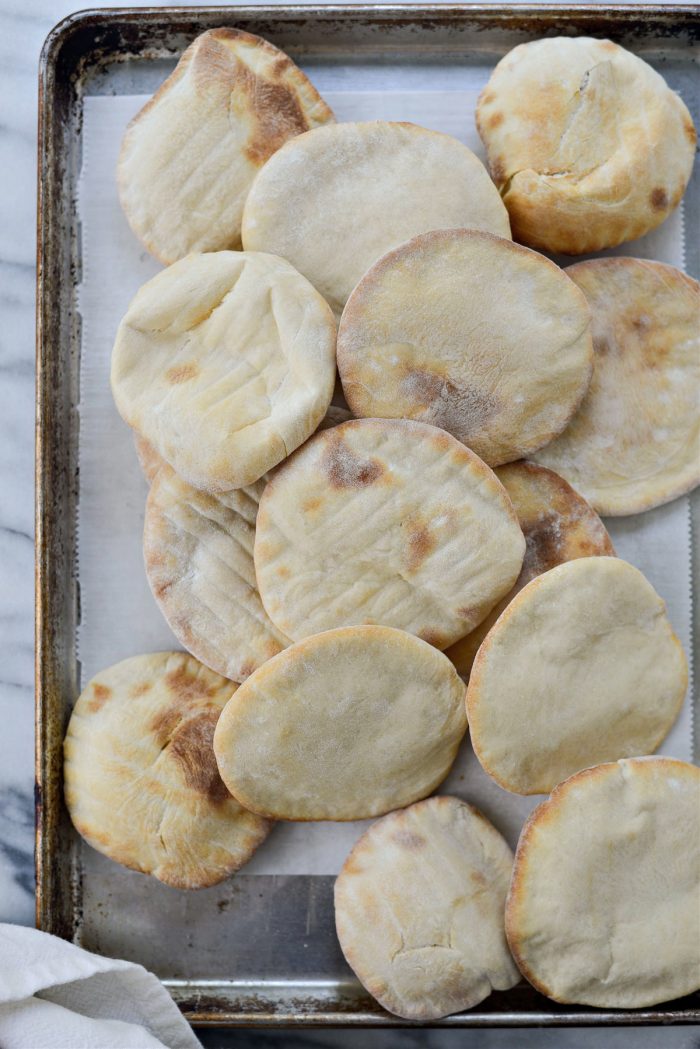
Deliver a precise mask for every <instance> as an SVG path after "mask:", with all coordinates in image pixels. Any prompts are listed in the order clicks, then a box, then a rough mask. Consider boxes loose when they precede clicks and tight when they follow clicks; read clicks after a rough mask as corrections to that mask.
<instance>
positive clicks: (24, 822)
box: [0, 0, 700, 1049]
mask: <svg viewBox="0 0 700 1049" xmlns="http://www.w3.org/2000/svg"><path fill="white" fill-rule="evenodd" d="M248 2H251V0H248ZM77 6H80V5H76V4H75V3H70V2H65V0H30V2H29V3H23V2H21V0H2V3H1V4H0V78H1V81H2V91H0V188H1V191H0V216H1V218H0V309H1V311H2V325H1V326H0V491H1V492H2V498H1V499H0V624H1V625H2V631H3V642H4V643H3V655H2V660H0V726H2V731H1V732H0V921H9V922H17V923H22V924H33V922H34V898H33V896H34V873H33V831H34V828H33V818H34V804H33V719H34V685H33V653H34V637H33V608H34V590H33V557H34V551H33V508H34V492H33V456H34V441H33V430H34V262H35V206H36V205H35V180H36V102H37V63H38V57H39V51H40V49H41V45H42V43H43V41H44V38H45V37H46V34H47V33H48V31H49V30H50V29H51V27H52V26H53V25H55V23H56V22H58V21H59V20H60V19H61V18H63V17H64V16H65V15H66V14H69V13H70V12H71V11H73V10H75V9H76V7H77ZM86 6H87V5H86ZM90 6H91V7H107V6H110V5H109V4H107V3H103V2H101V0H92V3H91V4H90ZM134 6H146V5H138V4H136V5H134ZM190 6H192V0H190ZM195 6H203V5H199V4H196V0H195ZM201 1036H202V1040H203V1042H204V1044H205V1045H207V1046H224V1045H234V1044H235V1045H236V1046H243V1045H245V1044H250V1045H252V1044H255V1045H256V1046H271V1047H272V1046H275V1045H277V1044H283V1045H285V1046H286V1047H288V1049H291V1047H297V1046H299V1047H301V1046H306V1045H311V1044H313V1045H319V1046H321V1045H323V1046H340V1045H342V1046H350V1045H354V1044H357V1042H358V1040H359V1039H361V1043H362V1045H363V1047H367V1049H380V1047H381V1049H393V1047H394V1046H397V1047H398V1046H399V1045H401V1046H405V1045H408V1044H411V1045H430V1046H444V1047H448V1046H450V1047H451V1046H457V1045H459V1046H467V1047H469V1046H477V1045H478V1046H479V1047H480V1049H492V1047H494V1049H495V1047H499V1049H500V1047H506V1046H507V1047H513V1049H514V1047H516V1046H517V1047H518V1049H521V1047H522V1049H525V1047H535V1046H537V1047H543V1049H544V1047H549V1046H552V1047H554V1046H556V1047H561V1049H579V1047H580V1049H583V1047H593V1046H596V1047H598V1046H603V1045H605V1046H606V1047H610V1049H617V1047H620V1049H623V1047H625V1049H627V1047H629V1049H631V1047H632V1046H634V1047H639V1049H652V1047H654V1049H655V1047H657V1046H668V1047H671V1046H672V1047H674V1049H691V1047H692V1049H700V1029H699V1028H673V1029H666V1030H659V1029H652V1030H649V1029H647V1030H642V1029H638V1028H634V1029H629V1028H628V1029H617V1030H608V1031H605V1032H604V1033H603V1032H601V1031H597V1032H596V1031H585V1030H576V1031H568V1032H562V1031H546V1032H545V1031H531V1032H518V1031H512V1032H506V1031H481V1032H479V1031H474V1032H468V1031H467V1032H460V1031H440V1032H438V1031H433V1032H427V1031H417V1030H416V1031H404V1032H384V1031H381V1032H380V1031H374V1032H370V1031H368V1032H363V1033H362V1035H359V1033H353V1032H349V1031H348V1032H339V1031H328V1032H324V1033H311V1032H305V1031H297V1032H277V1033H275V1032H265V1033H260V1034H255V1035H249V1036H246V1035H245V1034H243V1033H241V1032H231V1033H230V1034H229V1035H226V1034H220V1033H217V1032H202V1034H201Z"/></svg>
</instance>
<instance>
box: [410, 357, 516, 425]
mask: <svg viewBox="0 0 700 1049" xmlns="http://www.w3.org/2000/svg"><path fill="white" fill-rule="evenodd" d="M399 390H400V395H401V396H402V397H404V398H406V399H407V400H409V401H411V402H413V403H414V404H417V405H419V406H420V408H421V409H422V411H423V413H424V414H423V416H422V418H423V420H424V421H425V422H428V423H431V424H432V425H433V426H439V427H440V429H442V430H447V432H448V433H451V434H454V436H455V437H457V438H458V439H460V440H466V438H467V437H468V436H469V435H472V434H474V432H475V431H476V430H478V429H481V427H482V426H483V425H484V423H485V422H486V421H487V420H488V419H489V418H490V417H491V416H492V415H494V414H495V413H496V412H497V411H498V405H497V403H496V400H495V398H494V397H493V396H492V395H491V394H489V393H487V392H486V391H485V390H482V389H478V388H477V387H464V386H457V385H456V384H455V383H453V382H452V381H451V380H450V379H449V378H448V377H447V376H445V375H439V374H438V373H437V372H434V371H425V370H424V369H422V368H411V369H410V371H408V372H407V373H406V375H405V376H404V378H403V379H402V381H401V384H400V387H399Z"/></svg>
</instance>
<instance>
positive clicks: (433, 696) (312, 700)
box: [214, 626, 467, 820]
mask: <svg viewBox="0 0 700 1049" xmlns="http://www.w3.org/2000/svg"><path fill="white" fill-rule="evenodd" d="M466 728H467V717H466V712H465V708H464V685H463V684H462V682H461V680H460V679H459V677H458V675H457V672H456V671H455V669H454V667H453V666H452V664H451V663H450V661H449V659H447V657H446V656H444V655H443V654H442V653H441V652H438V651H437V649H435V648H433V647H432V646H431V645H428V644H426V643H425V642H424V641H420V640H419V639H418V638H417V637H412V635H411V634H406V633H404V632H403V631H402V630H392V629H390V628H389V627H379V626H365V627H343V628H341V629H340V630H328V631H326V632H325V633H323V634H316V635H315V636H314V637H309V638H307V639H306V640H305V641H300V642H299V643H298V644H296V645H292V646H291V648H288V649H286V650H285V651H284V652H281V653H280V655H278V656H275V657H274V659H271V660H269V662H267V663H265V665H264V666H262V667H260V669H259V670H256V672H255V673H254V674H252V675H251V676H250V677H249V678H248V680H247V681H246V682H244V684H242V685H241V686H240V688H239V689H238V691H237V692H236V693H235V695H234V696H232V697H231V701H230V702H229V703H228V704H227V705H226V708H225V709H224V712H223V714H222V715H221V718H220V720H219V723H218V725H217V727H216V733H215V735H214V751H215V753H216V760H217V762H218V764H219V771H220V772H221V778H222V779H223V781H224V783H225V784H226V786H227V787H228V789H229V790H230V791H231V792H232V793H233V794H234V795H235V797H237V798H238V799H239V801H240V802H241V804H242V805H245V806H246V808H250V809H252V810H253V811H254V812H259V813H260V814H261V815H267V816H273V817H276V818H279V819H284V820H358V819H365V818H367V817H369V816H380V815H382V814H383V813H385V812H388V811H389V810H390V809H396V808H400V807H401V806H403V805H408V804H409V803H410V802H412V801H416V800H417V799H418V798H424V797H425V796H426V794H430V792H431V791H432V790H434V789H435V787H436V786H437V785H438V783H441V782H442V780H443V779H444V778H445V776H446V775H447V773H448V772H449V769H450V767H451V765H452V762H453V761H454V759H455V755H456V753H457V749H458V747H459V744H460V742H461V740H462V737H463V736H464V733H465V731H466Z"/></svg>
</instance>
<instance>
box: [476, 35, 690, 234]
mask: <svg viewBox="0 0 700 1049" xmlns="http://www.w3.org/2000/svg"><path fill="white" fill-rule="evenodd" d="M476 122H477V127H478V129H479V134H480V135H481V138H482V140H483V142H484V145H485V146H486V150H487V153H488V159H489V166H490V168H491V174H492V176H493V179H494V182H495V183H496V185H497V186H498V188H499V190H500V191H501V196H502V197H503V200H504V202H505V205H506V207H507V208H508V212H509V214H510V221H511V224H512V227H513V236H514V237H515V239H516V240H520V241H522V242H523V243H525V244H530V245H531V246H532V247H533V248H540V249H543V250H545V251H558V252H564V253H566V254H569V255H582V254H583V253H584V252H589V251H600V250H601V249H602V248H609V247H613V246H614V245H616V244H621V243H622V242H623V241H625V240H634V239H635V238H636V237H641V236H642V234H644V233H647V232H648V231H649V230H651V229H654V227H655V226H658V225H659V223H661V222H663V220H664V219H665V218H666V216H667V215H668V214H669V213H670V212H671V211H673V209H674V208H675V207H676V206H677V204H678V202H679V201H680V199H681V197H682V196H683V193H684V192H685V188H686V186H687V184H688V179H689V178H690V172H691V170H692V166H693V160H694V156H695V143H696V138H697V136H696V133H695V128H694V126H693V121H692V119H691V116H690V113H689V112H688V110H687V108H686V106H685V105H684V104H683V102H682V101H681V99H680V98H679V96H678V95H677V94H676V93H675V92H674V91H671V89H670V88H669V87H668V85H667V83H666V81H665V80H664V79H663V77H661V76H659V74H658V73H656V72H655V71H654V70H653V69H652V68H651V66H649V65H647V63H646V62H644V61H642V59H641V58H638V57H637V56H636V55H633V54H631V53H630V52H629V51H626V50H625V49H624V48H622V47H619V46H618V45H617V44H613V43H611V41H610V40H594V39H591V38H590V37H553V38H549V39H547V40H535V41H533V42H531V43H529V44H520V45H519V46H518V47H516V48H514V49H513V50H512V51H509V52H508V54H507V55H506V56H505V58H503V59H501V61H500V62H499V63H498V65H497V66H496V68H495V70H494V71H493V73H492V75H491V79H490V80H489V82H488V84H487V85H486V87H485V88H484V90H483V92H482V94H481V97H480V99H479V103H478V106H477V112H476Z"/></svg>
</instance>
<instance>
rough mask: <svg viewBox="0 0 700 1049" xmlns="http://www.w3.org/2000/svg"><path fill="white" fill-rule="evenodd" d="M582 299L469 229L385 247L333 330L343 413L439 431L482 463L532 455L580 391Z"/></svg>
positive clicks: (542, 262) (498, 240)
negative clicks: (408, 422)
mask: <svg viewBox="0 0 700 1049" xmlns="http://www.w3.org/2000/svg"><path fill="white" fill-rule="evenodd" d="M590 327H591V317H590V311H589V309H588V304H587V302H586V299H585V297H584V295H583V294H582V293H581V292H580V291H579V289H578V288H577V287H576V285H575V284H574V283H573V281H571V280H569V278H568V277H567V276H566V274H565V273H564V272H563V271H562V270H561V269H560V268H559V267H558V266H556V265H555V264H554V263H553V262H550V260H549V259H546V258H545V257H544V255H539V254H538V253H537V252H536V251H531V250H530V249H529V248H523V247H522V246H521V245H519V244H513V242H512V241H510V240H506V239H504V238H503V237H495V236H493V234H490V233H484V232H481V231H477V230H470V229H451V230H432V231H431V232H429V233H423V234H421V235H420V236H418V237H414V238H413V240H410V241H408V242H407V243H406V244H402V245H401V246H400V247H398V248H395V249H394V251H391V252H389V253H388V254H386V255H384V256H383V257H382V258H381V259H380V260H379V261H378V262H376V263H375V264H374V266H372V268H371V269H370V270H369V272H368V273H366V274H365V276H364V277H363V278H362V280H361V281H360V283H359V284H358V285H357V287H356V288H355V289H354V291H353V292H352V294H351V295H350V298H349V299H348V302H347V304H346V306H345V309H344V311H343V316H342V318H341V321H340V326H339V328H338V350H337V356H338V370H339V372H340V378H341V380H342V383H343V391H344V393H345V397H346V399H347V402H348V404H349V406H350V408H351V409H352V411H353V413H354V414H355V415H357V416H369V417H370V418H376V417H381V418H393V419H401V418H404V419H418V420H420V421H421V422H426V423H431V424H432V425H434V426H440V427H441V428H442V429H443V430H447V431H448V432H449V433H451V434H453V436H455V437H457V438H458V440H460V441H462V442H463V443H464V444H466V445H467V447H469V448H471V449H472V451H474V452H476V454H477V455H478V456H480V457H481V458H482V459H483V460H484V462H486V463H488V464H489V466H499V465H500V464H501V463H507V462H512V461H513V460H514V459H519V458H521V457H522V456H525V455H529V454H530V453H531V452H534V451H536V450H537V449H538V448H541V447H542V445H544V444H547V442H548V441H551V440H552V438H553V437H555V436H556V435H557V434H558V433H561V431H562V430H563V429H564V427H565V426H566V424H567V423H568V422H569V420H570V419H571V417H572V415H573V414H574V412H575V411H576V409H577V408H578V406H579V404H580V403H581V400H582V398H583V395H584V394H585V392H586V390H587V389H588V384H589V382H590V378H591V371H592V368H593V344H592V340H591V332H590Z"/></svg>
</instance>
